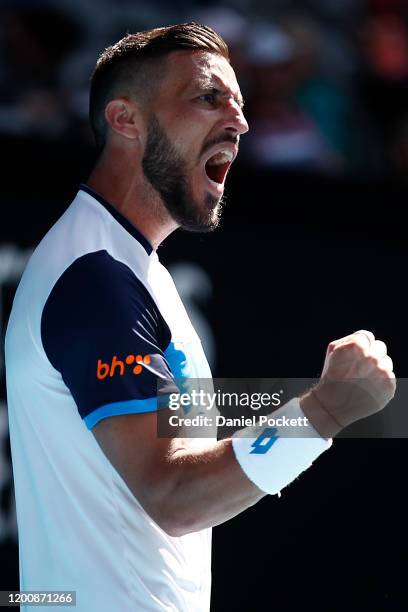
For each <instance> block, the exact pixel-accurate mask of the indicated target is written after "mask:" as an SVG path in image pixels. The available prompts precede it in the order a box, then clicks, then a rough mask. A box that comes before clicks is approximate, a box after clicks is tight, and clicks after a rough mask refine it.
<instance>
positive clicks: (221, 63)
mask: <svg viewBox="0 0 408 612" xmlns="http://www.w3.org/2000/svg"><path fill="white" fill-rule="evenodd" d="M166 64H167V65H166V68H167V69H166V75H165V76H164V78H163V80H162V81H161V83H160V85H159V87H158V94H157V96H156V98H155V99H154V100H153V102H152V105H151V111H152V113H151V117H150V122H149V125H148V133H147V141H146V146H145V151H144V157H143V162H142V165H143V171H144V173H145V176H146V178H147V179H148V180H149V182H150V183H151V185H152V186H153V187H154V189H155V190H156V191H157V192H158V193H159V194H160V196H161V199H162V201H163V203H164V205H165V206H166V208H167V210H168V211H169V213H170V214H171V216H172V218H173V219H174V220H175V221H176V222H177V223H178V224H179V225H180V226H181V227H183V228H185V229H188V230H191V231H210V230H212V229H214V228H215V227H217V225H218V223H219V218H220V213H221V208H222V196H223V193H224V182H225V178H226V175H227V172H228V170H229V167H230V165H231V163H232V161H233V160H234V159H235V157H236V154H237V152H238V143H239V137H240V135H241V134H243V133H244V132H246V131H247V130H248V125H247V123H246V121H245V118H244V116H243V113H242V108H241V106H242V98H241V93H240V90H239V87H238V83H237V81H236V78H235V74H234V71H233V69H232V68H231V66H230V64H229V63H228V61H227V60H226V59H224V58H223V57H222V56H220V55H216V54H213V53H208V52H204V51H196V52H191V51H177V52H174V53H171V54H170V55H169V56H168V57H167V59H166Z"/></svg>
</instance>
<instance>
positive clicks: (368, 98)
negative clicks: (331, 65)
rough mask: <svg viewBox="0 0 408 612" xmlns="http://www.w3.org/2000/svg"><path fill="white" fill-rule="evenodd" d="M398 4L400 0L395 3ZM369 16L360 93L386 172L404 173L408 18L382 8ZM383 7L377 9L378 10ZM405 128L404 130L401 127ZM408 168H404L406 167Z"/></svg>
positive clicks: (361, 34)
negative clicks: (375, 128) (375, 129)
mask: <svg viewBox="0 0 408 612" xmlns="http://www.w3.org/2000/svg"><path fill="white" fill-rule="evenodd" d="M392 4H393V5H395V6H396V5H397V4H398V3H392ZM379 5H381V3H378V2H377V3H375V8H376V11H375V12H374V13H373V14H372V15H367V16H366V18H365V19H364V21H363V23H362V25H361V27H360V28H359V30H358V41H359V46H360V62H361V64H360V73H359V75H358V82H357V87H358V92H359V96H360V98H361V100H362V102H363V104H364V106H365V108H366V109H367V112H368V113H369V114H370V117H371V120H372V122H373V123H374V124H375V125H376V126H377V130H378V133H379V137H380V139H381V147H382V150H383V151H384V172H385V174H390V173H391V174H394V173H395V172H397V173H399V174H401V173H403V172H406V171H407V170H408V168H407V165H406V160H405V161H404V159H405V154H406V138H407V135H406V121H407V108H408V27H407V23H406V19H405V17H403V16H402V15H399V14H398V13H397V12H390V11H389V10H383V9H384V7H382V6H380V7H379ZM378 8H380V9H381V10H379V11H378V12H377V9H378ZM401 128H402V129H401ZM404 151H405V152H404ZM404 169H405V170H404Z"/></svg>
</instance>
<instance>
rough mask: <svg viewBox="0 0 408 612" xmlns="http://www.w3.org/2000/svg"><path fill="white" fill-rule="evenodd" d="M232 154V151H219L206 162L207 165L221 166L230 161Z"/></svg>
mask: <svg viewBox="0 0 408 612" xmlns="http://www.w3.org/2000/svg"><path fill="white" fill-rule="evenodd" d="M233 157H234V154H233V152H232V151H229V150H226V151H219V152H218V153H216V154H215V155H213V156H212V157H210V159H209V160H208V162H207V163H208V164H210V165H211V166H220V165H221V164H226V163H227V162H230V161H232V158H233Z"/></svg>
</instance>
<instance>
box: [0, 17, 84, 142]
mask: <svg viewBox="0 0 408 612" xmlns="http://www.w3.org/2000/svg"><path fill="white" fill-rule="evenodd" d="M80 40H81V30H80V28H79V26H78V24H77V22H76V21H75V20H74V19H73V18H72V17H71V16H68V15H65V14H63V13H61V12H60V11H58V10H56V9H53V8H50V7H43V8H41V7H32V8H20V9H18V10H14V11H11V10H8V11H5V12H4V13H3V15H2V44H3V54H2V55H3V61H2V63H1V65H0V89H1V91H2V94H1V100H0V131H1V132H2V133H3V134H4V133H7V134H14V135H16V136H21V135H24V136H29V135H32V136H36V137H38V136H40V137H43V138H47V139H55V138H60V137H62V136H65V137H68V136H70V137H72V136H73V134H72V117H71V116H70V115H71V112H70V106H69V105H70V96H69V95H67V92H66V91H64V89H63V88H62V87H61V83H60V71H61V67H62V65H63V62H64V61H65V59H66V58H67V57H68V55H69V53H70V52H71V51H72V50H73V49H74V48H75V46H76V45H77V44H78V43H79V41H80Z"/></svg>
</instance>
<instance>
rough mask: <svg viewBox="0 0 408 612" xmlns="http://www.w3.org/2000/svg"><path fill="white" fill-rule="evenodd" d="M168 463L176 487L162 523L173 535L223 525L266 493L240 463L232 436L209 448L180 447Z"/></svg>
mask: <svg viewBox="0 0 408 612" xmlns="http://www.w3.org/2000/svg"><path fill="white" fill-rule="evenodd" d="M168 462H169V468H168V469H169V470H170V471H171V472H172V482H173V486H172V487H171V488H170V489H169V490H168V492H167V495H166V499H164V500H163V501H162V504H163V505H162V508H163V516H162V517H161V522H162V523H163V524H164V527H165V529H166V531H168V533H170V535H183V534H185V533H189V532H192V531H199V530H201V529H204V528H206V527H213V526H215V525H219V524H220V523H223V522H224V521H226V520H228V519H230V518H232V517H234V516H236V515H237V514H239V513H240V512H242V511H243V510H245V509H246V508H249V507H250V506H252V505H253V504H255V503H256V502H257V501H259V500H260V499H261V498H262V497H264V496H265V495H266V493H265V492H264V491H261V490H260V489H259V488H258V487H257V486H255V485H254V484H253V483H252V482H251V481H250V480H249V478H248V477H247V476H246V475H245V473H244V472H243V470H242V469H241V467H240V466H239V463H238V462H237V460H236V458H235V454H234V451H233V448H232V442H231V440H230V439H226V440H221V441H218V442H215V443H214V445H213V446H212V447H210V448H207V449H205V450H194V451H192V450H189V449H187V448H182V449H177V450H176V451H175V452H174V453H173V454H172V456H171V457H170V458H169V459H168Z"/></svg>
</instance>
